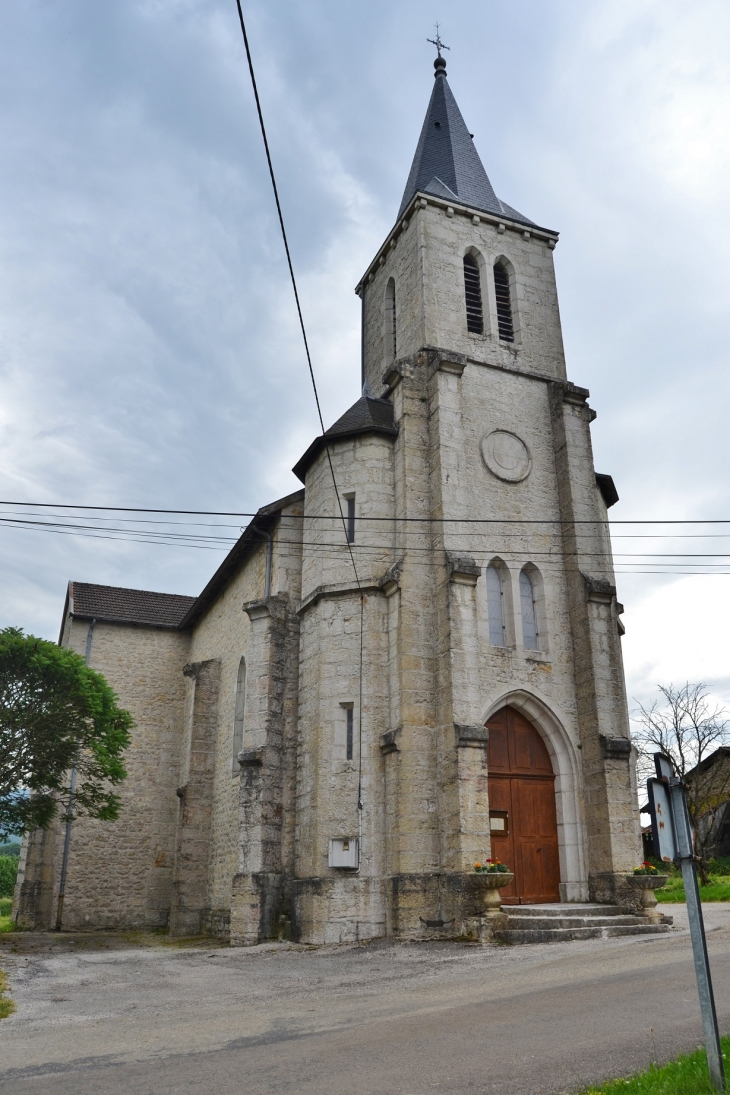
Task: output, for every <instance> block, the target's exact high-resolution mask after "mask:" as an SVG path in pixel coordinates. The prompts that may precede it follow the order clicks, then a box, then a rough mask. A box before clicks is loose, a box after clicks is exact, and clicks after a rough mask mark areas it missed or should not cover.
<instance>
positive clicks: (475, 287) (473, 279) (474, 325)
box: [464, 255, 484, 335]
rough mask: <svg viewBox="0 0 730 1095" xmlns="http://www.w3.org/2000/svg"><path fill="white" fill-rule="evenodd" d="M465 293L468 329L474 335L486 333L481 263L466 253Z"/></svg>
mask: <svg viewBox="0 0 730 1095" xmlns="http://www.w3.org/2000/svg"><path fill="white" fill-rule="evenodd" d="M464 294H465V297H466V329H467V331H470V332H471V333H472V334H473V335H481V334H484V317H483V316H482V286H481V281H480V278H479V265H478V263H477V260H476V259H475V258H474V256H473V255H464Z"/></svg>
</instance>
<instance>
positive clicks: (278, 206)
mask: <svg viewBox="0 0 730 1095" xmlns="http://www.w3.org/2000/svg"><path fill="white" fill-rule="evenodd" d="M236 6H237V7H238V19H239V22H240V24H241V33H242V35H243V44H244V47H245V49H246V60H247V61H248V71H249V73H250V75H251V86H252V88H253V94H254V99H255V100H256V112H257V114H258V116H259V125H260V127H261V136H262V138H263V141H264V150H265V152H266V162H267V164H268V166H269V177H270V178H271V187H272V189H273V191H274V201H275V202H276V212H277V214H278V216H279V228H280V229H281V238H282V240H283V241H284V250H285V251H286V261H287V265H288V266H289V277H290V278H291V284H292V289H293V290H294V300H295V302H296V306H297V315H298V316H299V326H300V328H301V331H302V341H303V342H304V352H305V354H306V356H307V366H308V368H309V379H310V380H311V382H312V391H313V392H314V401H315V403H316V404H317V414H318V416H319V425H320V428H321V430H322V437H323V438H324V447H325V452H326V453H327V462H328V464H329V468H330V474H331V475H332V484H333V486H334V488H335V498H336V499H337V505H338V507H339V510H340V519H341V521H342V531H343V532H344V534H345V540H346V541H347V542H348V543H349V539H348V536H347V525H346V524H345V515H344V513H343V511H342V501H341V499H340V492H339V490H338V489H337V479H336V477H335V469H334V465H333V463H332V454H331V452H330V448H329V445H328V444H327V437H326V433H325V428H324V418H323V417H322V407H321V405H320V402H319V392H318V391H317V381H316V379H315V376H314V368H313V366H312V355H311V354H310V352H309V342H308V340H307V329H306V327H305V326H304V316H303V314H302V306H301V303H300V301H299V290H298V289H297V279H296V277H295V275H294V264H293V263H292V258H291V252H290V250H289V240H288V239H287V235H286V228H285V226H284V214H283V213H282V211H281V202H280V201H279V188H278V187H277V185H276V175H275V174H274V165H273V163H272V160H271V152H270V151H269V140H268V137H267V136H266V126H265V125H264V115H263V111H262V110H261V100H260V99H259V89H258V87H257V85H256V74H255V73H254V70H253V58H252V57H251V49H250V47H249V44H248V35H247V34H246V24H245V22H244V19H243V8H242V7H241V0H236ZM350 559H351V562H352V569H353V570H354V572H355V581H356V582H357V583H358V585H359V584H360V579H359V578H358V575H357V566H356V565H355V557H354V555H353V554H352V552H350Z"/></svg>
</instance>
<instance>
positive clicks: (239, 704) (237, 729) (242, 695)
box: [232, 658, 246, 773]
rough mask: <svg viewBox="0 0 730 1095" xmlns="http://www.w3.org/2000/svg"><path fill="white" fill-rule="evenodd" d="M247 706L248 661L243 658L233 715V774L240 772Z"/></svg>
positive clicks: (240, 665)
mask: <svg viewBox="0 0 730 1095" xmlns="http://www.w3.org/2000/svg"><path fill="white" fill-rule="evenodd" d="M245 706H246V659H245V658H241V660H240V662H239V663H238V678H237V680H236V707H235V713H234V715H233V762H232V766H233V772H234V773H237V772H240V770H241V766H240V764H239V763H238V754H239V753H240V752H241V750H242V749H243V713H244V709H245Z"/></svg>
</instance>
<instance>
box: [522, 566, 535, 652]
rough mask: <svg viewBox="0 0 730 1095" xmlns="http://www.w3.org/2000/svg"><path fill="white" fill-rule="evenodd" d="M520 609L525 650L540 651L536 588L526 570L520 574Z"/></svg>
mask: <svg viewBox="0 0 730 1095" xmlns="http://www.w3.org/2000/svg"><path fill="white" fill-rule="evenodd" d="M520 608H521V614H522V642H523V644H524V647H525V650H539V649H540V645H539V641H538V640H539V638H540V635H539V633H538V630H537V607H536V605H535V587H534V585H533V582H532V578H531V577H530V575H529V574H528V573H527V571H526V570H523V571H521V572H520Z"/></svg>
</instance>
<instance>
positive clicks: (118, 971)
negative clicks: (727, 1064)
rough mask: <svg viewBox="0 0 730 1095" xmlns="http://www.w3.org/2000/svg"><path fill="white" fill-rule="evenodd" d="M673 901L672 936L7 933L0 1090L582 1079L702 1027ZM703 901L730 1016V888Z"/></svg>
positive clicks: (359, 1086)
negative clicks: (337, 938) (725, 900)
mask: <svg viewBox="0 0 730 1095" xmlns="http://www.w3.org/2000/svg"><path fill="white" fill-rule="evenodd" d="M663 911H664V912H666V913H667V914H668V915H672V916H674V917H675V925H676V927H675V930H674V931H672V932H671V933H670V934H669V935H665V936H658V937H647V938H644V937H628V938H624V939H617V940H591V941H585V942H575V943H560V944H551V945H542V946H533V947H529V946H528V947H503V946H479V945H464V944H448V943H429V944H394V943H386V942H376V943H372V944H360V945H356V946H350V945H342V946H337V947H334V946H333V947H318V948H310V947H302V946H297V945H296V944H272V945H264V946H260V947H252V948H247V949H235V948H228V947H217V946H211V945H210V942H208V943H207V944H206V943H205V942H203V943H196V944H195V945H177V944H175V945H170V944H169V943H168V942H167V941H166V940H165V939H164V937H160V936H141V935H138V936H134V935H127V936H110V935H61V936H57V935H53V934H48V935H45V934H44V935H40V934H35V933H27V934H23V935H14V936H4V937H2V936H0V967H2V968H3V969H4V970H5V971H6V972H7V973H8V975H9V978H10V983H11V991H12V994H13V998H14V999H15V1001H16V1004H17V1012H16V1013H15V1014H14V1015H13V1016H11V1017H10V1018H9V1019H6V1020H3V1021H2V1023H0V1091H3V1092H4V1091H13V1092H17V1091H23V1092H28V1093H29V1095H30V1093H35V1092H49V1093H50V1092H51V1091H53V1092H54V1095H65V1093H66V1092H69V1093H70V1092H73V1093H74V1095H85V1093H87V1092H88V1093H92V1092H93V1093H94V1095H98V1093H102V1095H105V1093H115V1095H116V1093H117V1092H119V1093H121V1092H123V1091H124V1092H125V1093H126V1092H128V1091H129V1090H130V1089H131V1090H134V1092H135V1095H137V1093H145V1092H150V1093H152V1092H155V1095H160V1093H162V1095H167V1093H172V1092H198V1091H200V1092H208V1091H215V1092H216V1093H221V1095H227V1093H228V1092H231V1093H232V1092H236V1093H240V1092H244V1093H245V1095H259V1093H261V1095H264V1093H266V1095H268V1093H270V1092H276V1093H297V1095H300V1093H301V1095H310V1093H311V1095H315V1093H316V1095H329V1093H330V1092H332V1093H335V1092H336V1093H337V1095H341V1092H342V1091H343V1089H345V1090H346V1091H347V1095H381V1093H382V1095H422V1093H424V1092H434V1091H442V1092H449V1093H457V1092H459V1093H461V1092H464V1093H466V1092H468V1093H472V1092H475V1093H476V1092H479V1093H482V1092H483V1093H489V1095H492V1093H493V1095H523V1093H524V1095H528V1093H529V1095H537V1093H542V1092H544V1093H557V1092H571V1091H576V1090H579V1089H580V1087H581V1086H584V1085H585V1084H588V1083H589V1082H593V1081H594V1080H599V1079H601V1078H605V1077H607V1076H612V1075H620V1074H624V1073H626V1072H628V1071H631V1070H633V1069H635V1068H641V1067H646V1065H647V1064H648V1063H649V1061H650V1060H652V1059H654V1058H656V1059H660V1060H663V1059H667V1058H669V1057H671V1056H673V1055H674V1054H675V1053H677V1052H680V1051H682V1050H686V1049H691V1048H694V1047H695V1046H696V1045H697V1044H698V1040H699V1039H700V1036H701V1028H700V1024H699V1012H698V1005H697V993H696V987H695V983H694V977H693V967H692V958H691V950H690V945H689V938H688V933H687V930H686V912H685V908H684V906H663ZM705 918H706V926H707V929H708V942H709V945H710V952H711V956H712V961H713V970H714V977H715V991H716V996H717V999H718V1008H719V1011H720V1016H721V1023H722V1025H723V1028H724V1029H730V904H719V903H718V904H714V905H706V906H705Z"/></svg>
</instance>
